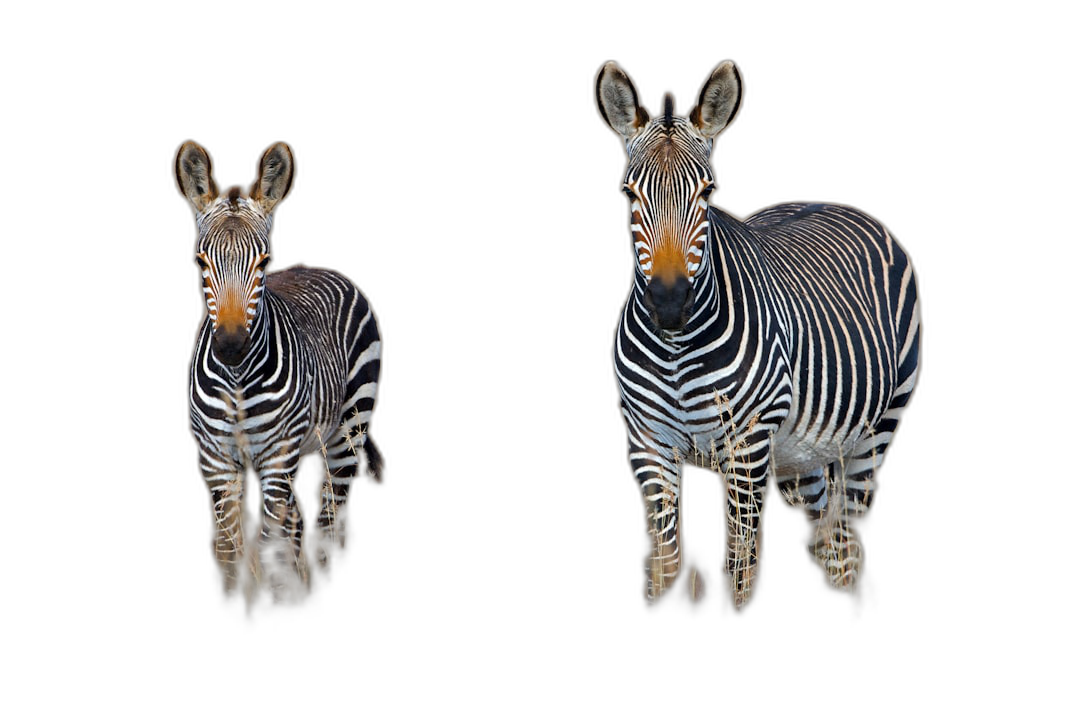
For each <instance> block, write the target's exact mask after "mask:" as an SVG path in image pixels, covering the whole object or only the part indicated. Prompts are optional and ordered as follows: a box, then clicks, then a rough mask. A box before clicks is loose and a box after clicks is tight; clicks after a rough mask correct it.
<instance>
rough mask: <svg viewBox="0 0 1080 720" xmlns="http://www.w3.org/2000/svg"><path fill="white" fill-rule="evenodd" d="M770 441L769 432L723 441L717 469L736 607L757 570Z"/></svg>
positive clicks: (751, 583)
mask: <svg viewBox="0 0 1080 720" xmlns="http://www.w3.org/2000/svg"><path fill="white" fill-rule="evenodd" d="M769 445H770V436H769V434H768V433H766V432H757V433H752V434H749V435H746V436H744V437H742V438H741V439H739V440H737V441H735V442H733V443H725V447H724V448H723V453H724V457H723V460H722V462H721V463H720V472H721V475H722V477H723V479H724V484H725V486H726V488H727V528H728V551H727V567H726V570H727V572H728V574H729V575H730V576H731V592H732V596H733V598H734V600H735V607H736V608H740V607H742V606H743V605H744V604H745V603H746V601H747V600H749V599H750V591H751V589H752V587H753V584H754V575H755V574H756V572H757V562H758V538H757V531H758V524H759V523H760V521H761V508H762V506H763V504H764V502H765V484H766V481H767V479H768V475H769Z"/></svg>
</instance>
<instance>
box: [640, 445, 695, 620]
mask: <svg viewBox="0 0 1080 720" xmlns="http://www.w3.org/2000/svg"><path fill="white" fill-rule="evenodd" d="M630 467H631V468H632V469H633V471H634V477H636V478H637V481H638V485H640V487H641V494H642V496H643V497H644V499H645V518H646V522H647V523H648V531H649V537H650V539H651V541H652V543H651V544H652V549H651V552H650V553H649V559H648V563H647V564H646V566H645V595H646V597H648V599H649V600H656V599H657V598H659V597H660V596H661V595H662V594H663V592H664V591H665V590H666V589H667V588H669V587H671V585H672V584H674V582H675V578H676V577H677V576H678V574H679V562H680V557H679V481H680V478H681V475H682V461H681V460H680V459H679V458H677V457H676V456H675V453H674V452H671V451H667V452H664V451H660V450H656V449H651V448H646V447H644V446H642V445H636V444H635V443H634V441H633V439H631V446H630Z"/></svg>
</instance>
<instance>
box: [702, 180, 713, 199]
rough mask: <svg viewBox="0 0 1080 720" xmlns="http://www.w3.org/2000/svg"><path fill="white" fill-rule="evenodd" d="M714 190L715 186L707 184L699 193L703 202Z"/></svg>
mask: <svg viewBox="0 0 1080 720" xmlns="http://www.w3.org/2000/svg"><path fill="white" fill-rule="evenodd" d="M715 189H716V186H715V185H713V184H712V183H709V184H708V185H706V186H705V189H704V190H702V191H701V197H702V199H703V200H708V199H709V196H710V195H712V193H713V190H715Z"/></svg>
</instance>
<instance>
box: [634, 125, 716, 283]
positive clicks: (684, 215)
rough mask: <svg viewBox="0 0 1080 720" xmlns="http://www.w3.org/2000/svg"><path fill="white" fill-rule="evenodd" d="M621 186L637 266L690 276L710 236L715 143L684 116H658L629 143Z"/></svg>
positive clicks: (663, 276) (654, 273)
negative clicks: (711, 160) (627, 203)
mask: <svg viewBox="0 0 1080 720" xmlns="http://www.w3.org/2000/svg"><path fill="white" fill-rule="evenodd" d="M626 149H627V152H628V154H629V156H630V162H629V166H628V169H627V173H626V181H625V183H624V185H623V191H624V192H625V193H626V195H627V197H629V198H630V232H631V235H632V237H633V241H634V252H635V254H636V255H637V264H638V269H639V270H640V271H641V272H642V274H644V275H645V278H646V279H647V280H652V279H653V278H656V279H658V280H660V281H661V282H663V283H664V284H665V285H671V284H673V283H675V282H676V281H678V280H679V279H680V278H684V279H685V280H686V281H692V280H693V278H694V274H695V273H696V272H697V269H698V267H699V266H700V265H701V259H702V257H703V255H704V254H705V243H706V241H707V239H708V235H709V203H708V199H709V194H710V193H711V192H712V190H713V175H712V169H711V168H710V167H709V153H710V152H711V150H712V142H711V141H710V140H707V139H705V138H703V137H701V135H699V134H697V133H696V132H694V130H693V129H692V127H691V125H690V123H688V122H687V121H686V120H685V119H683V118H678V117H671V116H670V115H668V116H667V117H666V118H658V119H656V120H654V121H652V122H651V123H649V124H648V125H647V126H646V127H645V128H644V129H643V130H642V132H641V133H639V134H638V135H636V136H635V137H634V138H632V139H631V140H630V141H629V142H628V143H627V148H626Z"/></svg>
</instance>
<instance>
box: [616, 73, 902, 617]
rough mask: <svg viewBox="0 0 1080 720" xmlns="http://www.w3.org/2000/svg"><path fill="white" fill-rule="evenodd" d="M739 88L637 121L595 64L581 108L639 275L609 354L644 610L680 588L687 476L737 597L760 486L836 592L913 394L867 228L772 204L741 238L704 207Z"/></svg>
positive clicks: (707, 88)
mask: <svg viewBox="0 0 1080 720" xmlns="http://www.w3.org/2000/svg"><path fill="white" fill-rule="evenodd" d="M741 95H742V82H741V79H740V76H739V72H738V70H737V69H736V67H735V65H734V63H732V62H724V63H721V64H720V65H719V66H718V67H717V68H716V69H715V70H714V71H713V73H712V75H711V76H710V77H709V79H708V81H707V82H706V83H705V85H704V87H703V88H702V90H701V93H700V95H699V98H698V103H697V106H696V107H695V108H694V109H693V110H692V111H691V112H690V115H689V116H688V117H687V118H682V117H677V116H675V114H674V108H673V105H674V103H673V100H672V98H671V96H670V95H668V96H666V97H665V100H664V113H663V115H662V116H661V117H658V118H656V119H653V120H650V118H649V114H648V113H647V112H646V111H645V110H644V109H643V108H642V107H641V106H640V105H639V104H638V100H637V92H636V91H635V89H634V86H633V84H632V83H631V82H630V78H629V77H627V75H626V74H625V73H624V72H623V71H622V70H621V69H620V68H619V67H618V65H616V64H615V63H608V64H607V65H605V66H604V67H603V69H602V70H601V71H600V74H599V77H598V78H597V84H596V97H597V102H598V104H599V106H600V112H601V114H602V115H603V117H604V120H605V121H606V122H607V123H608V125H610V126H611V128H612V129H613V130H615V132H617V133H619V134H620V135H621V136H622V137H623V138H624V139H625V141H626V150H627V154H628V155H629V163H628V167H627V172H626V180H625V184H624V186H623V188H624V191H625V192H626V194H627V196H629V198H630V217H631V219H630V231H631V236H632V238H633V243H634V253H635V255H636V256H637V264H636V269H635V273H634V284H633V290H632V291H631V293H630V297H629V299H628V300H627V302H626V306H625V309H624V311H623V317H622V321H621V323H620V324H619V329H618V332H617V334H616V340H615V371H616V375H617V376H618V380H619V387H620V390H621V395H622V409H623V417H624V419H625V422H626V429H627V436H628V439H629V446H630V448H629V453H630V464H631V467H632V469H633V472H634V475H635V476H636V478H637V480H638V483H639V484H640V486H641V490H642V493H643V495H644V498H645V504H646V515H647V521H648V530H649V533H650V536H651V538H652V551H651V555H650V558H649V563H648V566H647V569H646V575H647V584H646V590H647V594H648V597H649V598H650V599H651V598H655V597H658V596H659V595H660V594H661V593H662V592H663V591H664V589H665V588H666V587H668V586H669V585H670V584H671V583H672V582H673V580H674V578H675V576H676V575H677V573H678V571H679V560H680V555H679V482H680V476H681V473H682V466H683V463H684V462H685V461H691V462H694V463H696V464H698V465H702V466H706V467H710V468H713V469H715V470H718V471H719V472H720V474H721V477H722V478H723V479H724V482H725V485H726V489H727V498H728V502H727V520H728V522H727V525H728V550H727V562H726V565H727V567H726V569H727V572H728V573H730V574H731V580H732V592H733V594H734V598H735V604H736V606H741V605H742V604H743V603H744V602H746V600H748V599H749V597H750V590H751V585H752V582H753V577H754V572H755V569H756V564H757V559H758V552H757V528H758V523H759V517H760V512H761V505H762V500H763V498H764V490H765V483H766V479H767V477H768V475H769V474H770V473H771V474H774V475H775V477H776V478H777V480H778V482H779V484H780V488H781V490H782V492H783V494H784V496H785V498H787V499H788V501H789V502H791V503H792V504H794V505H801V506H804V507H806V509H807V511H808V512H809V514H810V516H811V518H812V520H813V521H814V522H815V524H816V527H815V534H814V541H813V542H812V543H811V546H810V549H811V551H812V552H813V553H814V555H815V556H816V557H817V559H818V561H819V562H820V563H821V564H822V566H823V567H824V568H825V570H826V573H827V576H828V578H829V579H830V581H831V582H832V583H833V584H834V585H836V586H838V587H850V586H852V585H853V583H854V582H855V579H856V577H857V575H858V571H859V564H860V558H861V547H860V544H859V541H858V538H857V537H856V535H855V533H854V531H853V530H852V529H851V527H850V525H849V522H848V521H849V518H850V517H851V516H855V515H859V514H861V513H863V512H865V511H866V510H867V509H868V508H869V506H870V503H871V501H872V499H873V492H874V474H875V471H876V470H877V468H878V467H879V466H880V464H881V460H882V458H883V457H884V455H885V451H886V449H887V447H888V445H889V441H890V440H891V439H892V436H893V433H894V432H895V431H896V427H897V423H898V422H899V419H900V414H901V411H902V410H903V409H904V406H905V405H906V404H907V402H908V399H909V398H910V396H911V393H912V391H913V390H914V388H915V380H916V375H917V370H918V363H919V303H918V298H917V294H916V288H915V275H914V271H913V269H912V267H911V264H910V263H909V261H908V257H907V255H906V254H905V253H904V251H903V249H902V248H901V247H900V245H899V244H898V243H897V242H896V241H895V240H893V238H892V237H891V236H890V235H889V232H888V231H887V230H886V229H885V228H884V227H883V226H882V225H881V224H880V223H879V222H878V221H876V220H874V219H873V218H871V217H870V216H869V215H866V214H865V213H862V212H860V211H858V210H855V209H852V208H848V207H843V206H839V205H824V204H787V205H778V206H776V207H771V208H767V209H765V210H762V211H761V212H759V213H757V214H756V215H754V216H753V217H751V218H749V219H748V220H746V221H745V222H744V221H740V220H737V219H736V218H734V217H732V216H731V215H728V214H727V213H725V212H723V211H722V210H719V209H717V208H715V207H711V206H710V205H709V204H708V197H709V194H710V193H711V192H712V190H713V174H712V169H711V168H710V155H711V153H712V143H713V138H715V137H716V136H717V135H718V134H719V133H720V132H721V131H722V130H723V129H724V128H725V127H726V126H727V125H728V123H729V122H730V121H731V120H732V118H734V116H735V114H736V112H737V111H738V108H739V100H740V97H741Z"/></svg>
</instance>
